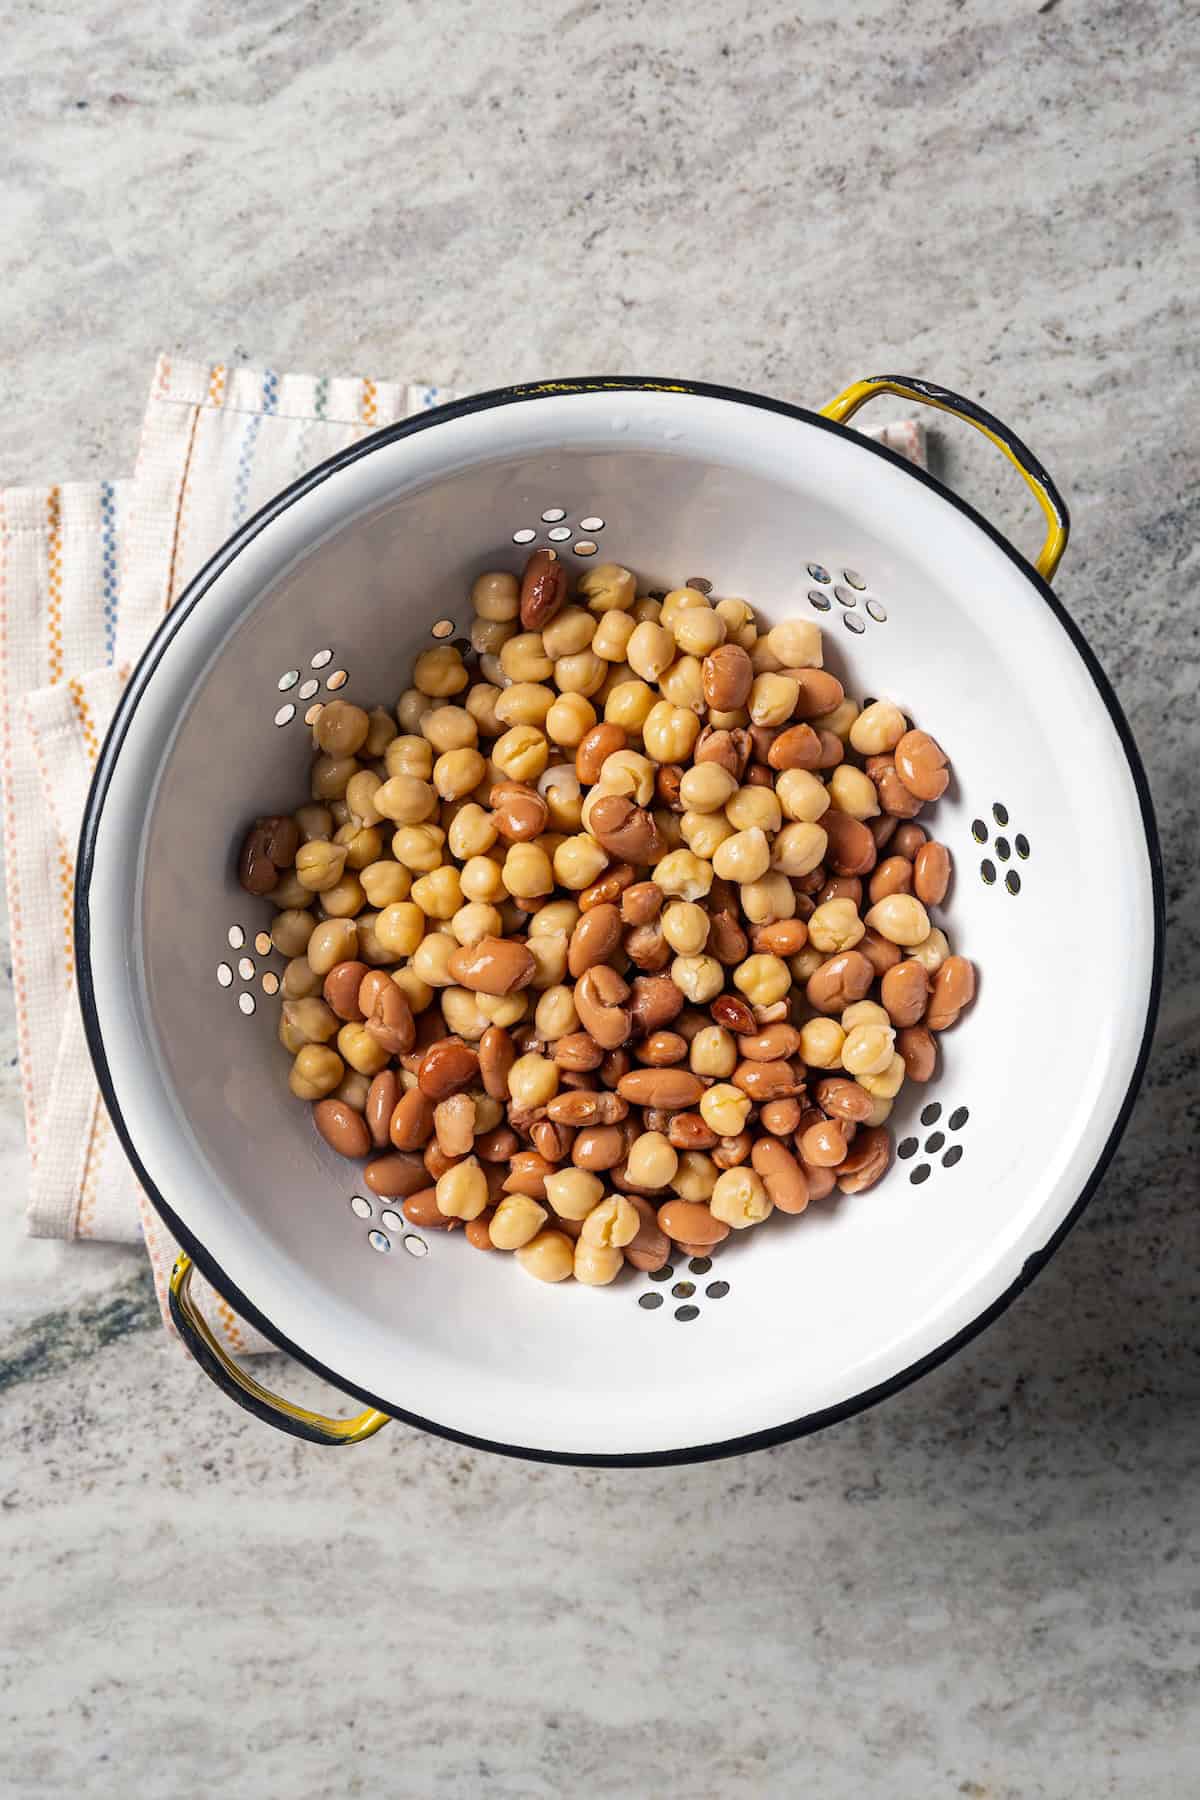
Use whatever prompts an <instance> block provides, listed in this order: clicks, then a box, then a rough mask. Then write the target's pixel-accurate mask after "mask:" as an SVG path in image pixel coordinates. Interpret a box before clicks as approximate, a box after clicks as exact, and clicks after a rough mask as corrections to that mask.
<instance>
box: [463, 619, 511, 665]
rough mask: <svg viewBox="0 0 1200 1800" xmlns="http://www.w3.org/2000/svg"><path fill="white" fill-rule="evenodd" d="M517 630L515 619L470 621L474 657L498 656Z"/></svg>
mask: <svg viewBox="0 0 1200 1800" xmlns="http://www.w3.org/2000/svg"><path fill="white" fill-rule="evenodd" d="M517 630H518V626H517V623H516V621H515V619H514V620H500V619H472V620H471V631H470V638H471V648H472V650H474V652H475V654H476V656H499V654H500V652H501V650H502V649H503V648H504V646H505V644H507V642H508V640H509V638H511V637H516V635H517Z"/></svg>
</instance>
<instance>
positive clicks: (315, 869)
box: [296, 838, 346, 894]
mask: <svg viewBox="0 0 1200 1800" xmlns="http://www.w3.org/2000/svg"><path fill="white" fill-rule="evenodd" d="M345 867H346V848H345V845H344V844H334V843H331V842H330V841H329V840H328V839H327V838H314V839H313V841H312V842H311V843H309V844H301V846H300V848H299V849H298V850H297V852H296V879H297V881H298V882H299V883H300V885H301V887H303V888H307V889H308V891H309V893H312V894H323V893H325V891H326V890H327V889H328V888H331V887H335V886H336V885H337V883H338V882H339V881H340V880H341V879H342V871H343V870H344V869H345Z"/></svg>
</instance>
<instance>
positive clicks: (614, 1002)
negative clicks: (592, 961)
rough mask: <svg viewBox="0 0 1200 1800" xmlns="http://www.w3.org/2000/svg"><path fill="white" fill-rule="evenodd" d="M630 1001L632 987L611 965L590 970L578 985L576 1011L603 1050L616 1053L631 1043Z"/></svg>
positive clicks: (601, 965)
mask: <svg viewBox="0 0 1200 1800" xmlns="http://www.w3.org/2000/svg"><path fill="white" fill-rule="evenodd" d="M628 998H629V987H628V984H627V983H626V982H625V981H623V980H622V978H621V977H620V976H619V975H618V974H617V971H616V970H615V969H611V968H609V966H608V964H607V963H600V964H598V966H597V967H596V968H594V969H588V970H587V971H586V973H585V974H583V975H581V976H580V977H579V980H578V981H577V982H576V983H575V993H574V999H575V1010H576V1012H577V1013H578V1014H579V1021H580V1024H581V1025H582V1026H583V1027H584V1030H585V1031H587V1032H589V1033H590V1034H591V1036H592V1037H593V1038H595V1040H596V1042H597V1043H598V1044H599V1046H600V1048H601V1049H602V1050H615V1049H616V1048H617V1046H618V1044H623V1043H625V1042H626V1041H627V1040H628V1038H629V1035H630V1033H631V1031H632V1030H633V1020H632V1018H631V1017H630V1014H629V1011H628V1009H627V1007H626V1005H625V1002H626V1001H627V1000H628Z"/></svg>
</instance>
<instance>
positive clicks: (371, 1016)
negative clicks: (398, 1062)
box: [365, 978, 417, 1056]
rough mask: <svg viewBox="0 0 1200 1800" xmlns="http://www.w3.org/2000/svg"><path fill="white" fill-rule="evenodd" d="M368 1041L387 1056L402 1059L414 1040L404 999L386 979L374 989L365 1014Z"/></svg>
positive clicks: (409, 1012) (408, 1008)
mask: <svg viewBox="0 0 1200 1800" xmlns="http://www.w3.org/2000/svg"><path fill="white" fill-rule="evenodd" d="M365 1018H366V1028H367V1031H368V1033H369V1034H370V1036H371V1037H373V1038H374V1040H375V1042H376V1043H377V1044H378V1045H379V1047H380V1048H381V1049H382V1050H386V1051H387V1053H388V1055H389V1056H403V1055H404V1054H405V1053H406V1052H407V1051H409V1050H411V1049H412V1047H413V1045H414V1044H415V1042H416V1039H417V1027H416V1024H415V1022H414V1020H413V1016H412V1008H411V1006H410V1005H409V1003H408V995H407V994H406V993H405V992H404V990H403V989H402V988H398V987H397V986H396V983H395V982H394V981H392V980H391V979H390V978H389V979H388V980H386V981H385V982H384V983H383V985H382V986H381V987H379V988H377V989H376V992H375V1000H374V1004H373V1005H372V1007H371V1010H370V1012H369V1013H366V1014H365Z"/></svg>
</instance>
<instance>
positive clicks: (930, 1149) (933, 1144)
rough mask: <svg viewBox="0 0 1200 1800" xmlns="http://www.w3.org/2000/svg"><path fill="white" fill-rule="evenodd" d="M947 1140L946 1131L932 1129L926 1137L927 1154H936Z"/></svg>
mask: <svg viewBox="0 0 1200 1800" xmlns="http://www.w3.org/2000/svg"><path fill="white" fill-rule="evenodd" d="M945 1141H946V1134H945V1132H944V1131H931V1132H930V1134H929V1136H928V1137H927V1138H926V1139H925V1154H926V1156H936V1154H937V1152H938V1151H939V1150H940V1149H941V1147H942V1145H943V1144H944V1143H945Z"/></svg>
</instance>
